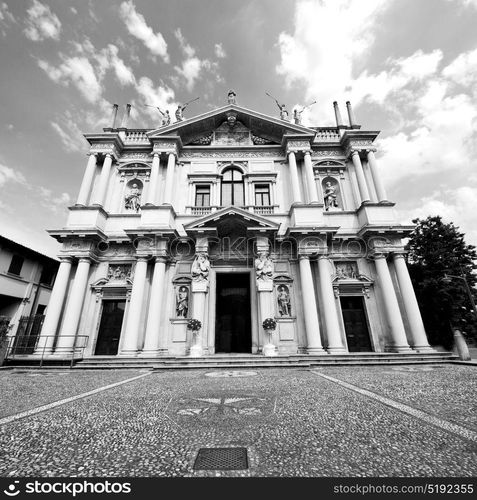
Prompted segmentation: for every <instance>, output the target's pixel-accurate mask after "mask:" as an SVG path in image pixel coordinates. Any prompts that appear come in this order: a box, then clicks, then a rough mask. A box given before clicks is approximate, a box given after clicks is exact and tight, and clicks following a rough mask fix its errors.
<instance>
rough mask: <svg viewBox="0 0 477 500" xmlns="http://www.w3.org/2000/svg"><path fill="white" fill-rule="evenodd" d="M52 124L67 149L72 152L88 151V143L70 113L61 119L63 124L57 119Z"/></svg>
mask: <svg viewBox="0 0 477 500" xmlns="http://www.w3.org/2000/svg"><path fill="white" fill-rule="evenodd" d="M50 125H51V126H52V128H53V130H54V131H55V132H56V133H57V134H58V135H59V136H60V139H61V142H62V143H63V147H64V148H65V150H66V151H68V152H72V153H74V152H82V151H86V147H87V144H86V141H85V139H84V138H83V134H82V132H81V130H80V128H79V127H78V125H77V124H76V122H75V121H74V120H73V118H72V117H71V116H70V114H69V113H67V115H66V116H65V117H64V118H63V119H62V120H61V125H60V124H58V123H57V122H55V121H52V122H50Z"/></svg>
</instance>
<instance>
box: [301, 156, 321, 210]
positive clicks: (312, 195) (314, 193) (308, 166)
mask: <svg viewBox="0 0 477 500" xmlns="http://www.w3.org/2000/svg"><path fill="white" fill-rule="evenodd" d="M304 162H305V175H306V183H307V185H308V198H309V202H310V203H318V190H317V189H316V181H315V174H314V173H313V165H312V163H311V153H310V151H305V157H304Z"/></svg>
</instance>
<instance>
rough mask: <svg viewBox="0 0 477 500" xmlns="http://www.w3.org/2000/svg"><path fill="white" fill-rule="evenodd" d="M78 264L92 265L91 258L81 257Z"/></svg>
mask: <svg viewBox="0 0 477 500" xmlns="http://www.w3.org/2000/svg"><path fill="white" fill-rule="evenodd" d="M78 262H87V263H88V264H91V257H79V258H78Z"/></svg>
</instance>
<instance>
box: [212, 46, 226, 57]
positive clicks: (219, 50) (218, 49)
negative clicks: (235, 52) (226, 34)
mask: <svg viewBox="0 0 477 500" xmlns="http://www.w3.org/2000/svg"><path fill="white" fill-rule="evenodd" d="M214 52H215V57H217V58H218V59H224V57H226V56H227V54H226V53H225V50H224V47H223V46H222V44H221V43H216V44H215V46H214Z"/></svg>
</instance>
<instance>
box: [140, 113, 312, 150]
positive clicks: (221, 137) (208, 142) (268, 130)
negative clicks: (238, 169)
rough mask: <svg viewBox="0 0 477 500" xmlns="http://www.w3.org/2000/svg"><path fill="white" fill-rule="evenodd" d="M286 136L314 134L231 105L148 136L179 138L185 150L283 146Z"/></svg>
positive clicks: (288, 123) (292, 124) (151, 137)
mask: <svg viewBox="0 0 477 500" xmlns="http://www.w3.org/2000/svg"><path fill="white" fill-rule="evenodd" d="M285 134H295V135H296V134H300V135H301V136H307V135H308V136H310V138H313V137H314V135H315V131H314V130H313V129H309V128H307V127H304V126H302V125H296V124H294V123H291V122H289V121H285V120H281V119H280V118H276V117H272V116H267V115H264V114H262V113H258V112H256V111H251V110H249V109H246V108H242V107H240V106H237V105H235V104H229V105H227V106H224V107H222V108H218V109H215V110H213V111H209V112H207V113H204V114H201V115H198V116H194V117H192V118H187V119H185V120H183V121H180V122H176V123H172V124H171V125H167V126H164V127H160V128H158V129H156V130H151V131H150V132H148V133H147V135H148V137H149V139H153V138H155V137H161V136H169V137H170V136H172V135H177V136H179V137H180V138H181V141H182V144H183V145H184V146H239V147H241V146H264V145H280V144H281V142H282V138H283V136H284V135H285Z"/></svg>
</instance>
